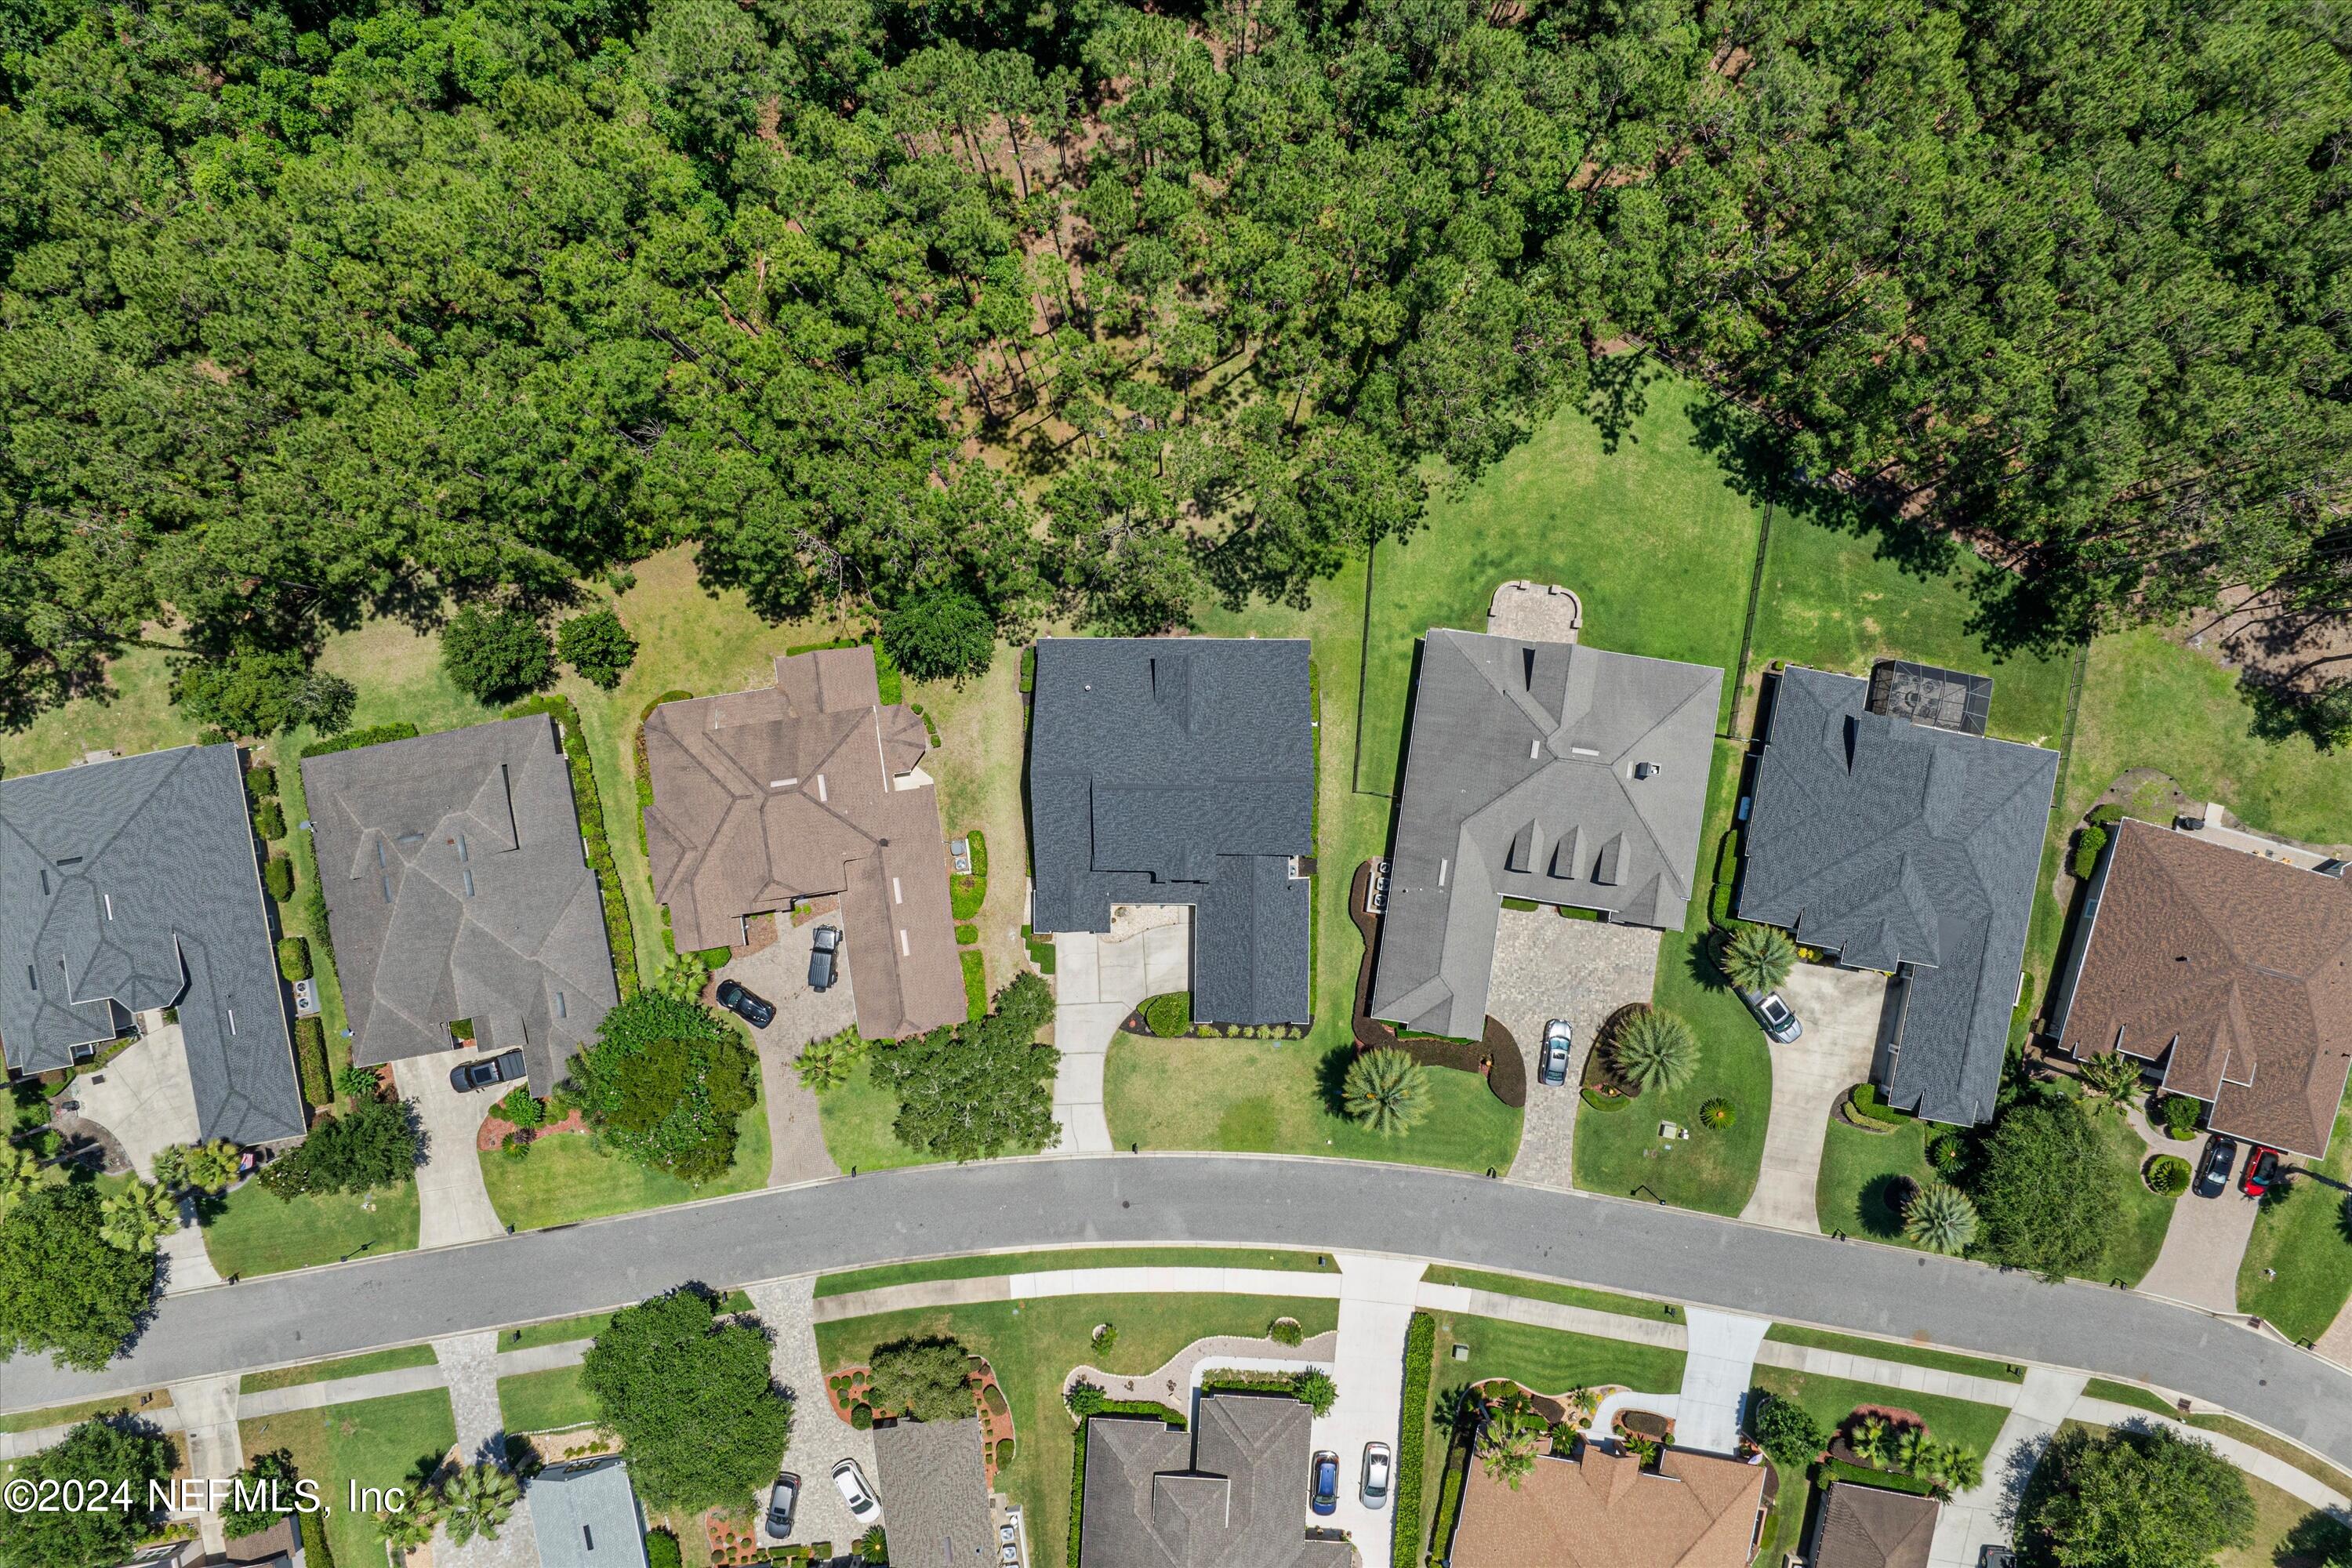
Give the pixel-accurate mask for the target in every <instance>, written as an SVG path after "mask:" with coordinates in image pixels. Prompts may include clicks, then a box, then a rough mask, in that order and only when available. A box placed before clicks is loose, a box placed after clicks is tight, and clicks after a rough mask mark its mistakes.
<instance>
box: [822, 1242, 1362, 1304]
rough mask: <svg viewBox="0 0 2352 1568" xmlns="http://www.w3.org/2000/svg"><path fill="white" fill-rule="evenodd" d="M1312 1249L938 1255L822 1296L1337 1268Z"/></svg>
mask: <svg viewBox="0 0 2352 1568" xmlns="http://www.w3.org/2000/svg"><path fill="white" fill-rule="evenodd" d="M1331 1266H1332V1265H1331V1261H1330V1259H1329V1258H1328V1257H1324V1256H1320V1255H1318V1254H1316V1253H1312V1252H1265V1251H1260V1250H1259V1249H1257V1248H1255V1247H1076V1248H1071V1247H1064V1248H1060V1249H1057V1250H1055V1251H1052V1252H988V1253H974V1254H972V1255H971V1256H969V1257H964V1258H932V1259H930V1260H929V1262H925V1263H886V1264H883V1265H881V1266H880V1267H878V1268H852V1269H849V1270H848V1271H846V1272H845V1273H841V1274H827V1275H824V1277H822V1278H821V1279H818V1280H817V1282H816V1293H817V1294H818V1295H820V1296H848V1295H853V1294H855V1293H856V1292H857V1291H860V1290H879V1289H885V1288H886V1287H888V1286H892V1285H913V1284H917V1283H919V1282H920V1281H922V1280H926V1279H996V1278H998V1277H1000V1276H1002V1275H1006V1274H1034V1273H1040V1272H1043V1271H1045V1270H1049V1269H1056V1268H1155V1267H1167V1268H1273V1269H1280V1270H1282V1271H1283V1272H1286V1273H1295V1274H1312V1273H1315V1272H1317V1271H1318V1270H1328V1269H1329V1268H1331Z"/></svg>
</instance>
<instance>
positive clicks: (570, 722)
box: [507, 696, 637, 1002]
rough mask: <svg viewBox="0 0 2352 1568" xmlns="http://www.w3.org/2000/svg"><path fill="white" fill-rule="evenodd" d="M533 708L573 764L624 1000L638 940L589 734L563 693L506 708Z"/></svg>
mask: <svg viewBox="0 0 2352 1568" xmlns="http://www.w3.org/2000/svg"><path fill="white" fill-rule="evenodd" d="M533 713H545V714H548V715H549V716H551V718H553V719H554V720H555V721H556V723H557V725H558V726H559V727H560V728H561V730H562V735H563V760H564V761H565V762H567V763H571V764H572V808H573V809H574V810H575V811H577V812H578V813H579V814H580V839H581V842H582V843H583V845H585V846H586V847H587V850H588V864H589V866H590V867H591V868H593V870H594V871H595V873H596V890H597V891H598V892H599V893H600V894H602V895H603V897H604V945H605V946H607V947H609V948H610V949H612V952H613V978H614V982H615V983H616V984H618V985H619V986H620V991H621V1000H622V1001H624V1002H625V1001H627V1000H628V999H629V998H630V997H632V996H635V994H637V943H636V939H635V936H633V935H632V934H631V932H630V926H629V900H628V896H627V895H626V894H625V893H623V892H622V891H621V872H620V868H618V867H616V866H614V864H613V841H612V838H611V837H609V836H608V835H607V834H606V832H605V830H604V800H603V798H602V797H601V796H600V795H598V794H597V793H596V768H595V764H594V763H592V762H591V761H590V760H589V757H588V737H587V736H586V735H585V734H583V733H582V731H581V729H580V712H579V710H577V709H575V708H573V707H572V700H571V699H570V698H568V697H557V696H545V697H533V698H531V699H530V700H527V701H522V702H518V703H516V704H515V705H514V706H513V707H511V708H509V709H508V710H507V717H508V718H509V719H521V718H525V717H527V716H529V715H530V714H533Z"/></svg>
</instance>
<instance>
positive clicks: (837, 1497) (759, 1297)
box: [744, 1274, 890, 1549]
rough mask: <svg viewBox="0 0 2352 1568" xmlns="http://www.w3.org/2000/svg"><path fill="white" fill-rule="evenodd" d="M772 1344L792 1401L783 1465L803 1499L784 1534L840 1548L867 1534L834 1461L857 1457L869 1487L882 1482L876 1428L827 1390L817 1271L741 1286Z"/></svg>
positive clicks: (772, 1359)
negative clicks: (857, 1423) (854, 1420)
mask: <svg viewBox="0 0 2352 1568" xmlns="http://www.w3.org/2000/svg"><path fill="white" fill-rule="evenodd" d="M744 1292H745V1294H747V1295H749V1296H750V1297H751V1306H752V1308H753V1310H755V1311H757V1312H758V1314H759V1318H760V1322H761V1326H762V1327H764V1328H765V1329H766V1330H767V1331H768V1335H769V1342H770V1343H771V1344H772V1346H773V1348H772V1350H771V1351H770V1352H768V1368H769V1371H770V1372H771V1373H773V1374H774V1377H775V1380H776V1386H777V1387H779V1388H781V1389H782V1390H783V1391H784V1393H785V1394H787V1395H788V1396H789V1397H790V1398H791V1400H792V1402H793V1440H792V1446H791V1447H788V1448H786V1449H785V1450H784V1468H787V1469H789V1470H791V1471H792V1472H793V1473H794V1474H795V1475H797V1476H799V1477H800V1479H801V1492H800V1502H799V1504H798V1505H797V1506H796V1507H795V1508H794V1509H793V1532H792V1534H791V1535H790V1536H788V1537H786V1538H785V1539H786V1540H789V1541H795V1542H811V1541H830V1542H833V1543H834V1545H835V1547H836V1548H841V1549H846V1546H847V1543H848V1542H853V1541H856V1539H857V1538H858V1537H859V1536H861V1535H863V1534H865V1533H866V1530H865V1527H864V1526H863V1525H860V1524H859V1523H858V1522H857V1521H856V1520H854V1519H852V1518H850V1517H849V1509H848V1506H847V1505H846V1504H845V1503H844V1502H843V1501H842V1500H841V1493H840V1491H839V1490H838V1489H836V1488H835V1486H834V1484H833V1467H834V1466H835V1465H837V1464H839V1463H840V1462H841V1461H842V1460H844V1459H855V1460H856V1461H857V1464H858V1468H860V1469H862V1470H864V1471H865V1472H866V1486H867V1487H868V1488H878V1487H880V1486H881V1484H882V1479H881V1476H880V1475H879V1473H878V1469H877V1466H876V1465H875V1463H874V1434H873V1433H871V1432H860V1431H858V1430H857V1429H856V1428H855V1427H853V1426H850V1425H849V1423H847V1422H846V1421H844V1420H843V1419H842V1418H841V1417H840V1416H838V1415H835V1414H834V1413H833V1402H832V1401H831V1400H829V1399H827V1398H826V1397H825V1392H824V1364H823V1363H822V1362H821V1361H820V1360H819V1359H818V1356H817V1349H816V1314H815V1312H814V1310H813V1307H814V1297H815V1295H816V1276H814V1275H813V1274H803V1275H800V1276H798V1277H797V1278H795V1279H772V1280H769V1281H767V1282H766V1283H764V1284H759V1285H750V1286H746V1287H745V1288H744ZM760 1503H761V1508H760V1519H761V1525H760V1539H761V1541H764V1542H774V1540H775V1538H774V1537H772V1536H771V1535H769V1534H768V1532H767V1506H766V1505H767V1494H766V1493H765V1492H762V1493H761V1496H760ZM889 1513H890V1500H889V1499H887V1498H884V1499H883V1500H882V1514H883V1525H884V1528H885V1529H887V1528H888V1525H889Z"/></svg>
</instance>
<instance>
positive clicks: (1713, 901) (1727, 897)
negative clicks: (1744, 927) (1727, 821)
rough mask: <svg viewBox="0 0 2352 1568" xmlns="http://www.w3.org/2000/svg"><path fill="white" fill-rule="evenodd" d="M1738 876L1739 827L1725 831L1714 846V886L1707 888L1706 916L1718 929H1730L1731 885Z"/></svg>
mask: <svg viewBox="0 0 2352 1568" xmlns="http://www.w3.org/2000/svg"><path fill="white" fill-rule="evenodd" d="M1738 876H1739V829H1738V828H1737V827H1734V828H1731V829H1728V830H1727V831H1726V832H1725V834H1724V836H1723V837H1722V838H1720V839H1719V840H1717V843H1716V847H1715V886H1714V887H1712V888H1710V889H1707V895H1706V918H1707V921H1708V922H1709V923H1710V924H1712V925H1714V926H1715V927H1716V928H1717V930H1719V931H1729V930H1730V929H1731V921H1732V914H1731V885H1732V883H1733V882H1734V881H1736V880H1738Z"/></svg>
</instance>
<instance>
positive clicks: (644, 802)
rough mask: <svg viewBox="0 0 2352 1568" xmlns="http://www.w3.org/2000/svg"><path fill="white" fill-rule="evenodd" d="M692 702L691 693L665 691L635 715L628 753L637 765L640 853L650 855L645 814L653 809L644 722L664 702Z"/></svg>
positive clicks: (651, 783) (638, 840)
mask: <svg viewBox="0 0 2352 1568" xmlns="http://www.w3.org/2000/svg"><path fill="white" fill-rule="evenodd" d="M693 700H694V693H693V692H691V691H686V690H671V691H665V692H663V693H662V694H661V695H660V696H659V697H656V698H655V699H654V700H652V701H651V702H648V703H646V706H645V710H644V711H643V712H641V713H639V714H638V715H637V729H636V733H635V734H634V735H633V736H631V737H630V739H629V751H630V753H631V754H632V755H633V756H635V759H636V763H637V848H638V850H639V852H640V853H643V854H648V855H649V854H651V853H652V850H651V848H650V847H648V846H647V845H646V813H647V812H649V811H651V810H652V809H653V808H654V775H653V773H651V772H650V771H649V770H648V769H647V768H646V720H648V719H650V718H652V717H653V716H654V710H655V709H656V708H658V707H660V706H661V705H662V704H663V703H665V702H691V701H693Z"/></svg>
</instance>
